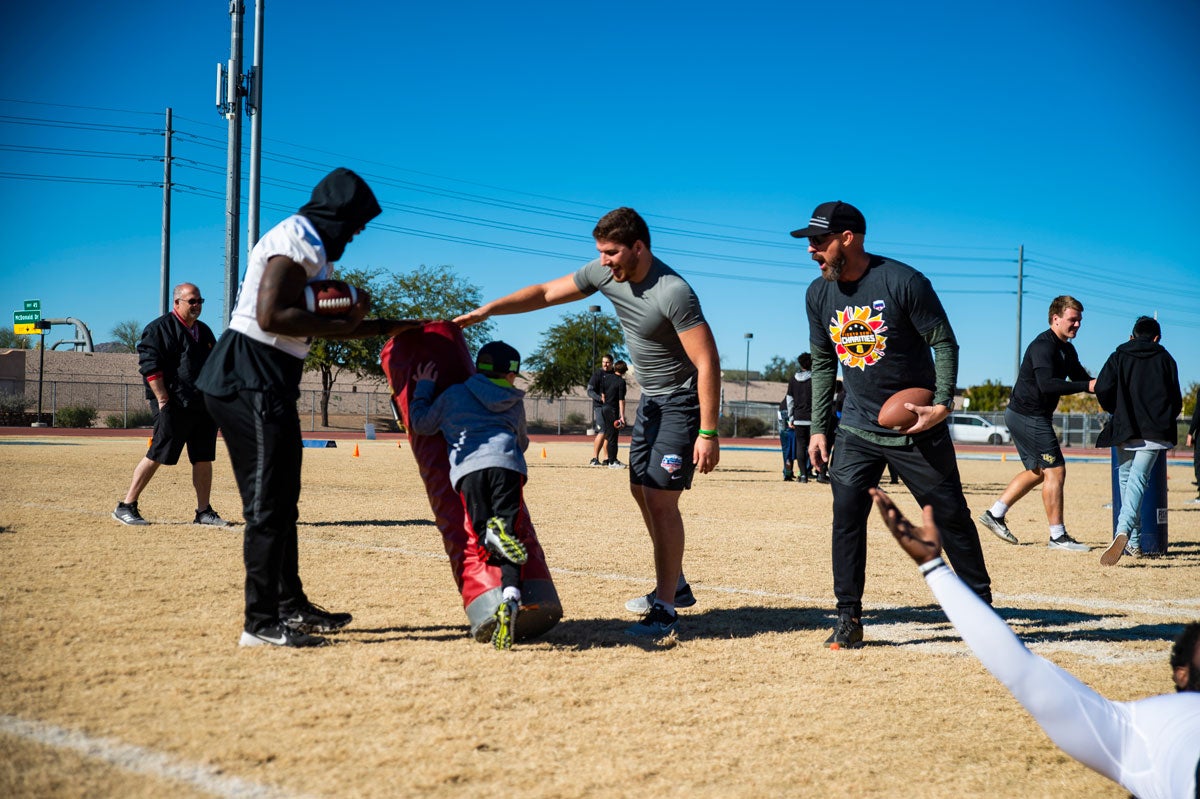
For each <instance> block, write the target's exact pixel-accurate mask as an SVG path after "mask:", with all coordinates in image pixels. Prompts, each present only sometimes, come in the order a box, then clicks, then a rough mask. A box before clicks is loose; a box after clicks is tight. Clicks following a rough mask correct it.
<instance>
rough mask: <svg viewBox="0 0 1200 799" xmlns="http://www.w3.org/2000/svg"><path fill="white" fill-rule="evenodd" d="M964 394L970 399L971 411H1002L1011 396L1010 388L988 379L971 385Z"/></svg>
mask: <svg viewBox="0 0 1200 799" xmlns="http://www.w3.org/2000/svg"><path fill="white" fill-rule="evenodd" d="M966 395H967V396H968V397H969V398H970V399H971V405H970V410H973V411H1002V410H1004V406H1006V405H1007V404H1008V398H1009V397H1010V396H1012V388H1011V387H1009V386H1006V385H1004V384H1003V383H998V382H996V381H993V380H988V381H986V382H985V383H983V384H982V385H978V386H971V387H970V388H968V389H967V391H966Z"/></svg>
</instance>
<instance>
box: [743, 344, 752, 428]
mask: <svg viewBox="0 0 1200 799" xmlns="http://www.w3.org/2000/svg"><path fill="white" fill-rule="evenodd" d="M752 338H754V334H753V333H747V334H746V395H745V396H744V397H743V398H742V406H743V407H742V413H743V414H744V413H745V412H746V408H747V407H749V405H750V339H752Z"/></svg>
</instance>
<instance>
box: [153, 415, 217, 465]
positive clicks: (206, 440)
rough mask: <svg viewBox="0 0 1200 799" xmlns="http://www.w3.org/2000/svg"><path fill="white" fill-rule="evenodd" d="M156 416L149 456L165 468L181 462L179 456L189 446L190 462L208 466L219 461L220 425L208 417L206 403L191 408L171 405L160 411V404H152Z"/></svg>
mask: <svg viewBox="0 0 1200 799" xmlns="http://www.w3.org/2000/svg"><path fill="white" fill-rule="evenodd" d="M150 409H151V411H152V412H153V413H154V437H153V438H152V439H151V441H150V449H149V450H147V451H146V457H147V458H149V459H150V460H152V461H154V462H155V463H161V464H162V465H163V466H174V465H175V464H177V463H179V454H180V453H181V452H183V447H184V445H185V444H186V445H187V451H188V460H189V461H190V462H192V463H204V462H205V461H210V462H211V461H214V460H216V459H217V423H216V422H214V421H213V418H212V417H211V416H209V415H208V409H207V408H205V407H204V403H203V402H201V401H199V400H197V401H195V402H193V403H192V404H191V405H189V406H188V407H186V408H185V407H183V406H182V405H179V404H178V403H176V402H168V403H167V405H166V407H165V408H161V409H160V408H159V407H158V402H157V401H155V400H151V401H150Z"/></svg>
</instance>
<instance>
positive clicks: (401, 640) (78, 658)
mask: <svg viewBox="0 0 1200 799" xmlns="http://www.w3.org/2000/svg"><path fill="white" fill-rule="evenodd" d="M353 444H354V442H346V441H343V442H340V446H339V447H338V448H336V449H322V450H317V449H308V450H305V473H304V479H305V486H304V495H303V499H302V502H301V508H300V512H301V527H300V547H301V549H300V557H301V573H302V575H303V577H304V580H305V585H306V588H307V589H308V592H309V594H310V596H311V597H312V599H313V600H314V601H316V602H318V603H321V604H324V605H326V606H327V607H330V608H332V609H337V610H342V609H344V610H350V611H352V612H353V613H354V614H355V621H354V623H353V625H352V626H351V627H350V628H348V629H347V630H345V631H343V632H342V633H340V634H337V635H336V636H335V639H336V644H335V645H334V646H331V647H327V648H324V649H318V650H308V651H281V650H275V649H267V648H260V649H240V648H238V647H237V646H236V643H237V639H238V634H239V632H240V627H241V598H242V589H241V584H242V568H241V538H240V528H235V529H231V530H215V529H211V528H202V527H196V526H193V525H191V524H190V523H189V522H190V521H191V517H192V504H193V502H192V500H193V499H194V497H193V494H192V489H191V484H190V475H189V470H188V469H187V467H186V466H180V467H176V468H173V469H163V470H160V471H159V473H158V475H157V476H156V477H155V479H154V481H153V482H152V483H151V484H150V487H149V488H148V490H147V491H146V493H145V494H144V495H143V497H142V501H141V508H142V512H143V514H144V515H145V516H146V517H147V518H149V519H150V520H151V521H153V522H154V524H153V526H150V527H142V528H133V527H123V526H121V525H119V524H118V523H116V522H115V521H113V520H112V519H111V518H110V516H109V514H110V513H111V511H112V508H113V506H114V504H115V503H116V501H117V499H119V498H120V497H121V495H122V494H123V492H124V491H125V488H126V487H127V485H128V482H129V478H130V474H131V470H132V469H133V466H134V464H135V463H136V461H137V459H138V458H139V457H140V456H141V454H142V453H143V452H144V448H145V439H144V438H82V437H79V438H76V437H45V438H35V437H11V436H10V437H0V476H2V479H3V484H4V485H3V491H2V492H0V640H2V641H3V646H2V647H0V796H5V797H159V796H172V797H196V796H213V795H215V796H223V797H224V796H256V797H283V796H309V797H393V796H405V797H408V796H411V797H459V796H464V797H465V796H472V797H475V796H493V797H518V796H519V797H522V798H523V799H539V798H540V797H591V796H596V797H692V798H694V799H699V798H701V797H763V796H794V797H807V796H820V797H831V796H852V797H884V796H886V797H897V796H904V797H945V796H956V797H983V796H988V797H1018V796H1020V797H1031V796H1034V797H1036V796H1045V797H1089V799H1091V798H1094V797H1120V796H1124V795H1125V794H1124V793H1123V792H1122V791H1121V790H1120V789H1119V788H1118V787H1117V786H1116V785H1114V784H1111V783H1109V782H1107V781H1106V780H1104V779H1102V778H1100V777H1099V776H1097V775H1095V774H1094V773H1092V772H1090V771H1088V770H1086V769H1084V768H1083V767H1082V766H1080V765H1078V764H1077V763H1075V762H1073V761H1071V760H1069V759H1068V758H1066V757H1065V756H1064V755H1062V754H1061V753H1060V752H1059V751H1057V750H1056V749H1055V747H1054V746H1053V745H1052V744H1051V743H1050V742H1049V740H1048V739H1047V738H1046V737H1045V736H1044V735H1043V734H1042V732H1041V731H1040V730H1039V729H1038V727H1037V726H1036V725H1035V724H1034V722H1033V721H1032V720H1031V719H1030V717H1029V716H1028V715H1027V714H1026V713H1025V712H1024V711H1023V710H1022V709H1021V708H1020V706H1019V705H1017V703H1016V702H1015V701H1014V700H1013V699H1012V698H1011V697H1010V696H1009V695H1008V693H1007V691H1006V690H1005V689H1004V688H1003V687H1002V686H1001V685H1000V684H999V683H997V682H996V681H995V680H994V679H993V678H992V677H991V676H990V675H989V674H988V673H987V672H986V671H985V670H984V669H983V668H982V667H981V666H980V665H979V663H978V662H977V661H976V660H975V659H974V658H973V657H972V656H971V655H970V653H969V652H968V651H967V650H966V648H965V647H964V646H963V644H962V643H961V641H960V640H959V639H958V638H957V637H956V636H955V635H954V633H953V630H952V629H951V628H950V627H949V625H948V623H947V622H946V620H945V618H944V616H943V615H942V614H941V612H940V610H939V609H938V608H937V607H936V605H935V604H934V603H933V600H932V596H931V594H930V593H929V591H928V590H927V588H926V587H925V584H924V582H923V581H922V580H921V579H920V577H919V575H918V574H917V572H916V569H915V568H914V567H913V565H912V563H911V562H910V561H909V560H908V559H907V558H906V557H905V556H904V555H903V554H902V553H901V552H900V550H899V548H898V547H897V546H896V545H895V544H894V543H893V542H892V541H891V539H890V537H889V536H888V535H887V533H886V531H885V530H884V529H883V527H882V525H880V524H879V523H878V520H877V518H876V517H875V516H872V522H871V533H870V548H871V549H870V558H869V563H868V583H867V594H866V597H865V600H866V606H867V617H866V619H865V622H866V625H867V629H866V635H867V645H866V646H864V647H863V648H862V649H858V650H853V651H842V652H831V651H829V650H828V649H826V648H825V647H824V646H823V645H822V642H823V641H824V639H825V637H826V636H827V635H828V632H829V627H830V625H831V623H832V620H833V617H832V613H831V607H832V604H833V601H832V587H831V577H830V564H829V560H830V556H829V526H830V502H829V493H828V489H827V487H825V486H822V485H818V484H813V483H810V484H808V485H798V484H795V483H783V482H781V481H780V480H779V471H778V464H777V460H778V456H777V454H776V453H775V452H774V451H736V450H727V451H725V452H724V453H723V454H722V461H721V467H720V468H719V470H718V471H717V472H715V473H713V474H711V475H708V476H703V477H698V478H697V480H696V487H695V488H694V489H693V490H692V491H691V492H690V493H689V494H688V495H686V496H685V497H684V500H683V510H684V518H685V522H686V524H687V531H688V554H687V558H686V563H685V565H686V570H687V574H688V577H689V579H690V581H691V584H692V586H693V588H694V590H695V592H696V596H697V599H698V600H699V602H698V604H697V605H696V607H694V608H692V609H690V610H685V611H683V613H682V621H681V624H680V630H679V634H678V636H677V638H676V639H675V640H673V641H671V642H668V643H667V644H664V645H659V646H639V645H636V644H634V643H631V641H630V640H629V639H627V638H626V637H625V636H624V635H623V634H622V631H623V629H624V627H625V626H626V625H627V624H628V623H630V622H631V621H633V618H632V617H631V616H630V615H629V614H627V613H626V612H625V611H624V608H623V605H624V602H625V600H626V599H627V598H629V597H631V596H634V595H636V594H639V593H644V592H646V591H647V590H649V588H650V585H651V582H652V579H651V573H652V569H651V561H650V549H649V542H648V540H647V538H646V534H645V532H644V530H643V527H642V523H641V520H640V517H639V516H638V514H637V513H636V511H635V507H634V504H633V502H632V500H631V499H630V498H629V495H628V489H627V477H626V474H625V473H624V472H617V471H610V470H607V469H590V468H587V467H586V466H584V465H583V464H585V463H586V462H587V459H588V457H590V447H589V446H588V445H586V444H583V443H570V442H562V441H548V442H545V443H542V442H535V443H534V444H533V445H532V446H531V448H530V453H529V454H530V456H531V457H530V465H531V475H530V482H529V485H528V489H527V500H528V503H529V506H530V509H531V512H532V515H533V519H534V522H535V524H536V525H537V528H538V532H539V537H540V539H541V541H542V543H543V545H544V547H545V549H546V552H547V558H548V560H549V563H550V567H551V570H552V572H553V574H554V578H555V582H556V585H557V587H558V591H559V594H560V596H561V598H562V603H563V607H564V611H565V617H564V619H563V621H562V622H561V623H560V624H559V625H558V627H556V628H555V629H554V630H552V631H551V632H550V633H549V634H547V635H545V636H544V637H543V638H541V639H539V640H536V641H532V642H528V643H525V644H518V646H517V647H516V648H515V649H514V650H513V651H512V652H510V653H500V652H496V651H493V650H492V649H491V648H490V647H489V646H485V645H481V644H477V643H475V642H473V641H472V640H470V639H469V638H468V637H467V635H466V619H465V615H464V614H463V611H462V607H461V602H460V600H459V597H458V594H457V592H456V590H455V588H454V584H453V582H452V579H451V575H450V569H449V566H448V564H447V560H446V556H445V554H444V552H443V551H442V546H441V540H440V537H439V536H438V533H437V531H436V529H435V527H434V525H433V523H432V520H431V517H430V511H429V506H428V504H427V501H426V498H425V495H424V490H423V487H422V486H421V484H420V481H419V480H418V478H417V470H416V466H415V464H414V463H413V461H412V457H411V452H410V450H409V448H408V446H407V443H406V442H405V443H404V444H403V445H402V446H397V443H396V442H395V441H394V440H393V441H384V440H379V441H370V442H367V441H360V442H358V445H359V448H360V454H361V456H360V457H358V458H354V457H353V454H352V453H353ZM764 445H766V442H764ZM542 447H545V451H546V457H545V458H542V457H541V453H542ZM622 458H624V453H623V452H622ZM961 466H962V472H963V478H964V482H965V484H966V485H967V491H968V499H969V501H970V503H971V506H972V508H973V510H975V512H976V513H978V512H979V511H981V510H982V509H983V508H984V507H985V506H986V504H987V503H989V502H990V501H991V499H992V498H994V496H995V495H996V494H997V493H998V492H999V490H1000V489H1001V488H1002V486H1003V485H1004V484H1005V483H1006V482H1007V481H1008V479H1009V478H1010V477H1011V476H1012V475H1013V474H1014V473H1015V471H1016V470H1017V468H1019V467H1018V466H1017V464H1016V463H1015V462H1014V461H1013V460H1011V459H1010V460H1009V461H1008V462H1007V463H1002V462H1000V461H998V460H967V459H964V460H962V461H961ZM1169 471H1170V475H1171V478H1172V479H1171V481H1170V531H1171V540H1172V551H1171V554H1170V556H1169V557H1166V558H1160V559H1152V560H1151V559H1143V560H1139V561H1135V562H1129V561H1127V560H1126V561H1122V563H1121V564H1119V565H1118V566H1117V567H1114V568H1108V569H1104V568H1102V567H1100V565H1099V554H1100V552H1099V550H1096V551H1094V552H1092V553H1088V554H1078V553H1071V552H1059V551H1050V550H1048V549H1047V548H1046V546H1045V538H1046V532H1045V519H1044V516H1043V512H1042V509H1041V504H1040V501H1039V499H1038V497H1036V496H1033V497H1029V498H1028V499H1026V500H1025V501H1024V502H1022V503H1021V504H1019V505H1018V506H1017V507H1016V508H1015V509H1014V510H1013V511H1012V512H1011V513H1010V515H1009V520H1010V521H1009V524H1010V526H1011V527H1012V528H1013V529H1014V531H1015V532H1016V533H1017V534H1018V536H1019V537H1021V540H1022V543H1021V545H1020V546H1010V545H1008V544H1004V543H1002V542H1000V541H999V540H997V539H996V538H994V537H992V536H991V535H989V534H987V533H986V532H984V533H983V535H984V536H985V538H984V541H983V546H984V551H985V554H986V556H987V558H988V566H989V568H990V570H991V574H992V579H993V586H994V590H995V592H996V606H997V607H998V608H999V609H1000V612H1001V614H1002V615H1003V616H1004V617H1005V618H1006V619H1007V620H1008V622H1009V623H1010V624H1011V625H1012V626H1013V627H1014V628H1015V629H1016V630H1017V632H1018V633H1019V634H1020V635H1021V636H1022V637H1023V638H1024V640H1025V641H1027V642H1028V643H1029V644H1030V646H1031V647H1032V648H1033V649H1034V650H1035V651H1037V652H1038V653H1040V654H1042V655H1044V656H1046V657H1048V658H1050V659H1051V660H1053V661H1055V662H1056V663H1058V664H1060V665H1062V666H1063V667H1064V668H1066V669H1067V670H1069V671H1071V672H1072V673H1074V674H1075V675H1077V676H1078V677H1080V678H1081V679H1082V680H1084V681H1085V682H1086V683H1088V684H1090V685H1092V686H1094V687H1096V688H1097V689H1098V690H1100V691H1101V692H1102V693H1104V694H1105V695H1107V696H1110V697H1113V698H1117V699H1133V698H1138V697H1142V696H1145V695H1148V694H1152V693H1159V692H1164V691H1167V690H1169V689H1170V688H1171V684H1170V681H1169V669H1168V667H1167V662H1166V661H1167V652H1168V648H1169V641H1170V640H1171V639H1173V637H1174V635H1175V634H1176V632H1177V630H1178V625H1179V623H1181V622H1183V621H1185V620H1193V619H1197V618H1200V599H1198V598H1197V594H1198V593H1200V592H1198V591H1197V586H1200V506H1197V505H1189V504H1187V500H1188V499H1189V498H1191V497H1192V496H1194V493H1193V489H1192V486H1191V470H1190V469H1185V468H1180V467H1172V468H1171V469H1170V470H1169ZM893 493H894V494H896V495H898V496H899V497H900V502H901V505H902V507H903V508H904V509H905V510H906V511H908V512H913V511H915V507H914V504H913V502H912V500H911V498H910V497H909V496H908V494H907V493H906V492H904V491H903V490H901V491H898V492H893ZM1108 494H1109V477H1108V467H1107V466H1106V465H1105V464H1098V463H1097V464H1093V463H1071V464H1070V465H1069V466H1068V481H1067V525H1068V529H1069V530H1070V531H1071V532H1072V534H1073V535H1074V536H1075V537H1076V538H1078V539H1080V540H1082V541H1084V542H1086V543H1089V544H1092V545H1093V546H1096V547H1099V546H1101V545H1102V544H1105V543H1106V542H1107V538H1108V537H1109V534H1110V533H1109V530H1110V527H1109V524H1110V511H1109V510H1107V509H1106V508H1104V507H1103V505H1104V503H1105V502H1107V501H1108ZM213 504H214V506H215V507H216V508H217V509H218V510H219V511H220V512H221V513H222V514H223V515H225V516H226V518H231V519H240V518H241V512H240V502H239V500H238V498H237V494H236V490H235V487H234V484H233V480H232V476H231V472H230V469H229V463H228V459H227V456H226V454H225V452H224V447H223V445H222V446H221V447H220V451H219V455H218V461H217V464H216V480H215V486H214V496H213Z"/></svg>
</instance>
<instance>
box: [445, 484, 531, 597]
mask: <svg viewBox="0 0 1200 799" xmlns="http://www.w3.org/2000/svg"><path fill="white" fill-rule="evenodd" d="M523 479H524V477H523V475H522V474H521V473H520V472H514V471H513V470H512V469H502V468H500V467H498V466H497V467H491V468H488V469H480V470H479V471H477V472H470V473H468V474H465V475H463V478H462V479H461V480H459V481H458V491H459V493H460V494H462V497H463V500H465V502H466V504H467V515H468V516H470V517H471V527H473V528H474V529H475V537H476V538H478V539H479V541H480V546H482V542H483V536H484V534H485V533H486V532H487V523H488V519H490V518H492V517H493V516H499V517H500V518H501V519H503V520H504V524H505V525H506V526H507V527H508V532H509V534H510V535H512V536H513V537H514V538H520V536H518V535H517V514H518V513H520V511H521V483H522V481H523ZM488 562H489V563H490V564H492V565H493V566H499V567H500V584H501V585H502V586H503V587H504V588H510V587H514V588H515V587H517V586H518V585H519V584H520V578H521V567H519V566H517V565H515V564H513V563H509V562H508V561H507V560H505V559H504V558H501V557H498V556H496V555H492V556H491V557H489V558H488Z"/></svg>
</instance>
